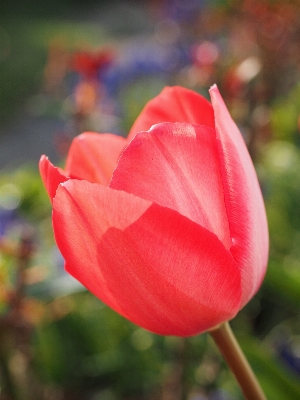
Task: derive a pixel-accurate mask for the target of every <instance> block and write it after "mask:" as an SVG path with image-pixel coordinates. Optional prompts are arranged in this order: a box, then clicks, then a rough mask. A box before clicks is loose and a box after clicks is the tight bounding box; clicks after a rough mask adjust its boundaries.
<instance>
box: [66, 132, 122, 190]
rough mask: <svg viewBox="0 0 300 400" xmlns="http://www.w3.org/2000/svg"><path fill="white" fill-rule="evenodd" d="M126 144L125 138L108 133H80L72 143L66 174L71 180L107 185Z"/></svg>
mask: <svg viewBox="0 0 300 400" xmlns="http://www.w3.org/2000/svg"><path fill="white" fill-rule="evenodd" d="M126 144H127V140H126V139H125V138H123V137H121V136H117V135H113V134H110V133H102V134H100V133H93V132H86V133H82V134H81V135H79V136H76V137H75V139H74V140H73V142H72V145H71V147H70V150H69V153H68V158H67V161H66V168H65V170H66V173H67V174H68V175H70V177H72V178H76V179H84V180H87V181H89V182H97V183H102V184H103V185H108V184H109V181H110V179H111V176H112V173H113V170H114V169H115V167H116V165H117V162H118V159H119V157H120V154H121V153H122V151H123V149H124V147H125V146H126Z"/></svg>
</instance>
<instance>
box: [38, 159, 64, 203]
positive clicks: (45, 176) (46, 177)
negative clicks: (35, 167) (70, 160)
mask: <svg viewBox="0 0 300 400" xmlns="http://www.w3.org/2000/svg"><path fill="white" fill-rule="evenodd" d="M39 169H40V174H41V177H42V180H43V183H44V186H45V188H46V190H47V193H48V195H49V197H50V200H51V202H52V199H53V198H54V196H55V194H56V189H57V187H58V185H59V184H60V183H62V182H65V181H67V180H68V179H69V178H68V177H67V176H66V175H65V173H64V172H63V171H62V170H61V169H60V168H57V167H54V165H53V164H52V163H51V162H50V161H49V159H48V157H46V156H42V157H41V158H40V162H39Z"/></svg>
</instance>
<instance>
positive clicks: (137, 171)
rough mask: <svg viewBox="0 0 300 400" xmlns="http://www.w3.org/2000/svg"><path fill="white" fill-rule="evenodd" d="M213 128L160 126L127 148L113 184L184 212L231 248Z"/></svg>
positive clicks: (183, 213)
mask: <svg viewBox="0 0 300 400" xmlns="http://www.w3.org/2000/svg"><path fill="white" fill-rule="evenodd" d="M219 164H220V161H219V154H218V148H217V143H216V133H215V131H214V130H212V129H211V128H208V127H206V126H201V125H191V124H186V123H176V124H174V123H165V124H158V125H155V126H153V127H152V128H151V130H150V131H149V132H141V133H139V134H138V135H137V136H136V137H135V138H134V139H133V140H132V141H131V143H130V145H129V146H128V147H127V148H126V149H125V150H124V152H123V154H122V156H121V157H120V160H119V163H118V166H117V168H116V170H115V172H114V175H113V178H112V180H111V183H110V187H112V188H114V189H118V190H124V191H125V192H127V193H132V194H134V195H135V196H139V197H141V198H143V199H147V200H150V201H152V202H155V203H157V204H159V205H161V206H163V207H168V208H171V209H173V210H176V211H178V212H179V213H180V214H182V215H184V216H186V217H188V218H189V219H191V220H192V221H194V222H196V223H197V224H199V225H202V226H203V227H204V228H206V229H208V230H209V231H211V232H213V233H215V234H216V235H217V236H218V238H219V239H220V240H221V242H222V243H223V244H224V246H225V247H226V248H227V249H229V248H230V246H231V240H230V232H229V226H228V219H227V214H226V209H225V203H224V194H223V183H222V176H221V171H220V165H219Z"/></svg>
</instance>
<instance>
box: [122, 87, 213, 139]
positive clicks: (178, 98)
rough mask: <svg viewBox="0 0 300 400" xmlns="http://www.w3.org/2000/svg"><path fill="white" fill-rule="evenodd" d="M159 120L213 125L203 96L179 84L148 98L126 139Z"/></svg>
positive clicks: (207, 103)
mask: <svg viewBox="0 0 300 400" xmlns="http://www.w3.org/2000/svg"><path fill="white" fill-rule="evenodd" d="M160 122H189V123H191V124H199V125H206V126H209V127H211V128H214V127H215V123H214V113H213V109H212V106H211V104H210V102H209V101H207V100H206V99H205V98H204V97H203V96H201V95H199V94H198V93H196V92H193V91H192V90H189V89H185V88H182V87H180V86H174V87H166V88H164V89H163V90H162V92H161V93H160V94H159V95H158V96H156V97H155V98H154V99H152V100H150V101H149V102H148V103H147V104H146V106H145V107H144V109H143V111H142V112H141V114H140V115H139V117H138V118H137V119H136V121H135V123H134V124H133V126H132V128H131V130H130V132H129V135H128V139H130V140H131V139H132V138H133V137H134V136H135V135H136V134H137V133H138V132H141V131H148V130H149V129H150V128H151V126H152V125H154V124H158V123H160Z"/></svg>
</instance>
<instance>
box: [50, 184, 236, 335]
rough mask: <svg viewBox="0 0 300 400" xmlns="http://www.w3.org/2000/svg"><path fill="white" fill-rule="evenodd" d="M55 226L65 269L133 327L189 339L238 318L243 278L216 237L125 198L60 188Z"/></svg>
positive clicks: (96, 189) (95, 188) (88, 187)
mask: <svg viewBox="0 0 300 400" xmlns="http://www.w3.org/2000/svg"><path fill="white" fill-rule="evenodd" d="M53 224H54V231H55V236H56V241H57V244H58V246H59V248H60V250H61V252H62V254H63V256H64V258H65V259H66V268H67V270H68V271H69V272H70V273H71V274H72V275H73V276H74V277H76V278H77V279H78V280H79V281H81V282H82V283H83V284H84V285H85V286H86V287H87V288H88V289H89V290H90V291H91V292H93V293H94V294H95V295H96V296H97V297H99V298H100V299H102V300H103V301H104V302H106V303H107V304H108V305H109V306H111V307H112V308H114V309H115V310H116V311H117V312H119V313H120V314H122V315H123V316H125V317H126V318H128V319H130V320H131V321H132V322H134V323H136V324H138V325H140V326H142V327H144V328H146V329H148V330H150V331H153V332H155V333H158V334H164V335H167V334H168V335H179V336H189V335H194V334H197V333H200V332H202V331H205V330H207V329H209V328H211V327H213V326H215V325H217V324H219V323H221V322H223V321H225V320H228V319H231V318H232V317H234V315H235V314H236V313H237V311H238V309H239V304H240V297H241V291H240V289H241V288H240V275H239V271H238V268H237V267H236V265H235V262H234V261H233V258H232V256H231V254H230V252H228V251H227V250H225V248H224V246H223V245H222V244H221V242H220V241H219V240H218V239H217V238H216V236H215V235H214V234H212V233H210V232H208V231H207V230H206V229H204V228H203V227H201V226H199V225H197V224H195V223H194V222H192V221H190V220H188V219H187V218H185V217H183V216H181V215H180V214H178V213H177V212H176V211H173V210H170V209H167V208H163V207H160V206H158V205H156V204H152V203H151V202H149V201H146V200H143V199H140V198H138V197H135V196H133V195H131V194H128V193H125V192H119V191H115V190H113V189H110V188H106V187H103V186H102V185H98V184H90V183H88V182H86V181H76V180H70V181H68V182H66V183H65V184H63V185H61V186H60V187H59V189H58V191H57V195H56V197H55V200H54V211H53Z"/></svg>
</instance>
